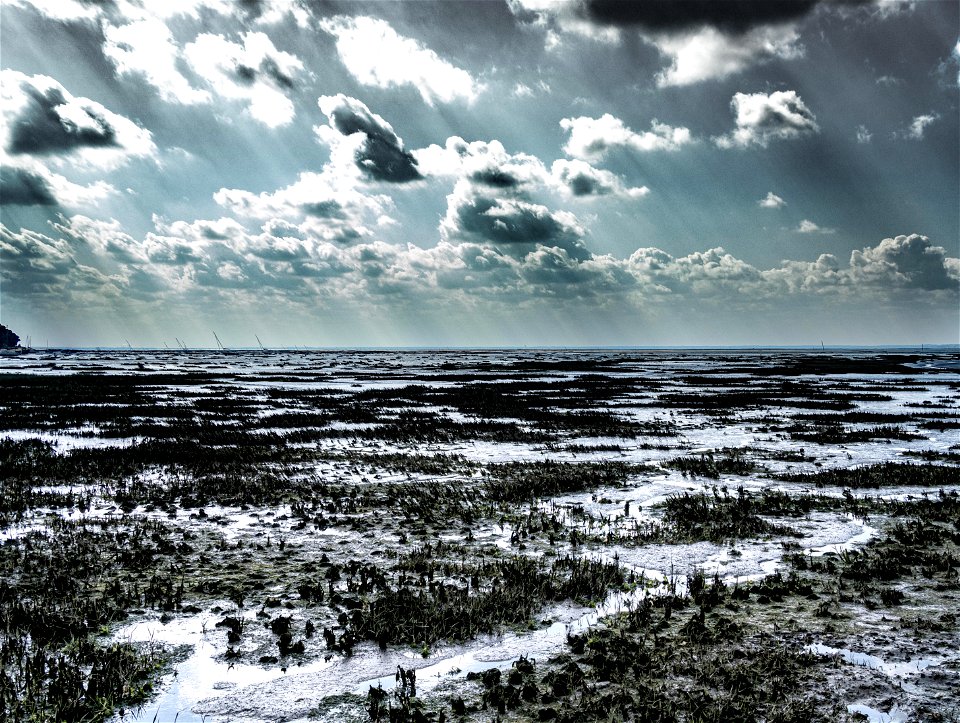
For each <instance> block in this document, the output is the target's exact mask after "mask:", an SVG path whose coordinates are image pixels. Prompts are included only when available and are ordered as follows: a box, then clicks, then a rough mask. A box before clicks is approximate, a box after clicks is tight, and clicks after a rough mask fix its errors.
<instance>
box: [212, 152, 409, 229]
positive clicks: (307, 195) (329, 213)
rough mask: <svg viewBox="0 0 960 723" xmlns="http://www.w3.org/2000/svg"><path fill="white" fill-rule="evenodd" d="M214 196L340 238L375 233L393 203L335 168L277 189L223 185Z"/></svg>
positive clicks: (245, 211)
mask: <svg viewBox="0 0 960 723" xmlns="http://www.w3.org/2000/svg"><path fill="white" fill-rule="evenodd" d="M213 199H214V200H215V201H216V202H217V203H218V204H220V205H221V206H223V207H224V208H227V209H229V210H230V211H231V212H233V213H234V214H236V215H237V216H240V217H243V218H254V219H261V220H264V221H270V220H272V219H292V220H294V221H296V222H298V229H299V232H300V233H301V234H306V235H310V236H313V237H316V238H322V239H324V240H326V241H330V242H334V243H351V242H355V241H358V240H360V239H362V238H364V237H367V236H370V235H371V234H372V231H371V230H370V226H371V225H374V224H376V223H377V221H378V219H379V218H380V217H381V216H383V214H384V213H385V210H386V209H387V208H388V207H390V206H391V204H392V202H391V200H390V198H389V197H388V196H384V195H381V194H370V193H365V192H362V191H359V190H357V189H356V188H353V187H351V186H350V185H349V184H345V183H343V182H342V179H341V178H340V177H338V176H337V175H336V174H335V173H332V172H330V170H329V169H327V170H325V171H324V172H322V173H313V172H305V173H301V174H300V175H299V177H298V178H297V181H296V182H295V183H293V184H291V185H289V186H286V187H285V188H281V189H279V190H277V191H274V192H272V193H266V192H265V193H259V194H256V193H252V192H250V191H245V190H242V189H237V188H221V189H220V190H219V191H217V192H216V193H215V194H214V195H213Z"/></svg>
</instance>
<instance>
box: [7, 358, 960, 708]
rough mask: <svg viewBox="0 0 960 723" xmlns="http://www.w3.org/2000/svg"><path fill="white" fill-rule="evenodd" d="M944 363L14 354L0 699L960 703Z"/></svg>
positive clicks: (949, 402)
mask: <svg viewBox="0 0 960 723" xmlns="http://www.w3.org/2000/svg"><path fill="white" fill-rule="evenodd" d="M957 362H958V359H957V355H955V354H953V355H950V354H930V353H926V354H922V355H921V354H908V353H878V352H876V351H856V350H853V351H849V352H842V353H840V352H816V353H814V352H805V351H773V352H764V351H750V352H732V351H700V352H693V351H689V352H687V351H659V352H658V351H523V352H519V351H517V352H494V351H476V352H339V353H337V352H322V353H321V352H264V351H258V352H226V353H212V352H199V351H198V352H151V353H138V352H123V353H120V352H109V353H107V352H97V353H93V352H72V353H71V352H57V353H52V352H51V353H35V354H33V355H28V356H24V357H21V358H18V359H16V360H10V361H6V360H5V361H4V362H3V364H4V366H3V367H0V385H2V386H0V389H2V397H0V407H2V415H0V491H2V494H0V540H2V545H0V645H2V647H0V664H2V668H3V675H2V677H0V718H3V719H4V720H24V721H27V720H36V721H48V720H49V721H54V720H89V721H96V720H114V721H121V720H122V721H140V720H146V721H154V720H156V721H173V720H176V721H200V720H205V721H263V720H269V721H308V720H328V721H340V720H356V721H366V720H401V721H402V720H411V721H421V720H431V721H439V720H476V721H490V720H504V721H507V720H567V721H581V720H586V721H589V720H602V721H607V720H663V721H673V720H680V721H729V720H756V721H801V720H803V721H810V720H824V721H826V720H844V719H846V720H871V721H906V720H917V721H938V720H960V708H958V704H957V702H956V701H958V700H960V633H958V625H957V614H958V611H960V602H958V595H960V580H958V575H960V498H958V493H960V474H958V467H957V465H958V461H960V434H958V429H960V405H958V398H960V397H958V395H957V391H958V388H960V373H958V371H957Z"/></svg>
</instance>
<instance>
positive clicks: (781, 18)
mask: <svg viewBox="0 0 960 723" xmlns="http://www.w3.org/2000/svg"><path fill="white" fill-rule="evenodd" d="M819 1H820V0H765V2H756V0H723V2H715V1H714V0H666V1H664V0H660V1H657V0H654V2H623V1H622V0H584V2H583V4H582V8H583V14H584V15H585V16H586V17H587V18H589V19H590V20H592V21H593V22H595V23H598V24H600V25H612V26H616V27H641V28H644V29H647V30H653V31H679V30H687V29H690V28H699V27H704V26H709V27H715V28H718V29H721V30H724V31H725V32H728V33H730V34H740V33H744V32H746V31H748V30H750V29H751V28H755V27H758V26H763V25H772V24H781V23H785V22H790V21H793V20H798V19H800V18H802V17H803V16H805V15H807V14H808V13H809V12H810V11H812V10H813V9H814V7H816V5H817V3H818V2H819Z"/></svg>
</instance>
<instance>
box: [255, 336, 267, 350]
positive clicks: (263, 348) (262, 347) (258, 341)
mask: <svg viewBox="0 0 960 723" xmlns="http://www.w3.org/2000/svg"><path fill="white" fill-rule="evenodd" d="M254 336H256V337H257V344H259V345H260V351H266V350H267V347H265V346H264V345H263V342H262V341H260V337H259V336H257V335H256V334H254Z"/></svg>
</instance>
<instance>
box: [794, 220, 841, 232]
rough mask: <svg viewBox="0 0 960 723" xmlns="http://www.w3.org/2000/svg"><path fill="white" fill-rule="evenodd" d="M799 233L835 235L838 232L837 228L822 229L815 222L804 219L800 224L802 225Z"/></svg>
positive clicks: (798, 228)
mask: <svg viewBox="0 0 960 723" xmlns="http://www.w3.org/2000/svg"><path fill="white" fill-rule="evenodd" d="M796 231H797V233H821V234H833V233H836V232H837V229H835V228H821V227H820V226H818V225H817V224H815V223H814V222H813V221H810V220H809V219H806V218H805V219H803V220H802V221H801V222H800V225H799V226H797V229H796Z"/></svg>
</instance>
